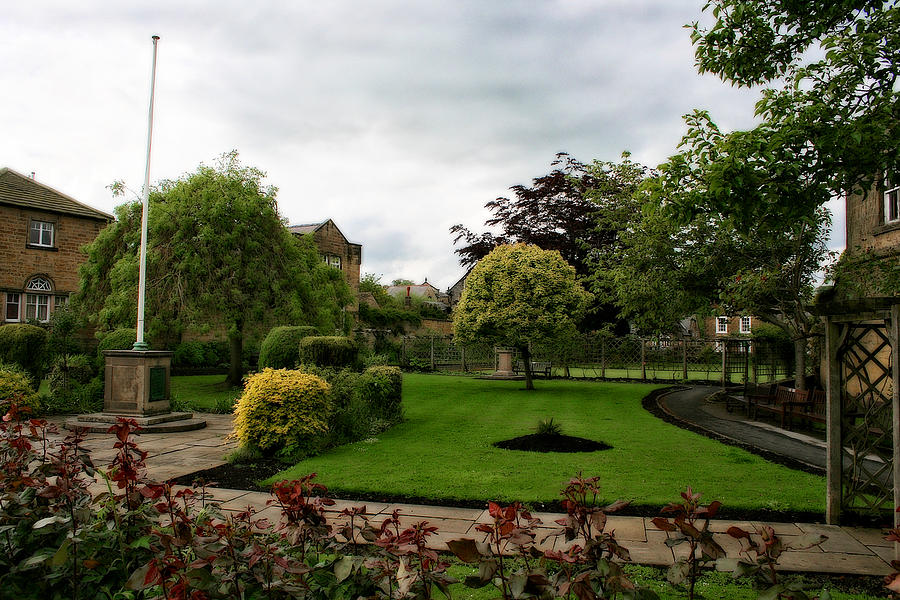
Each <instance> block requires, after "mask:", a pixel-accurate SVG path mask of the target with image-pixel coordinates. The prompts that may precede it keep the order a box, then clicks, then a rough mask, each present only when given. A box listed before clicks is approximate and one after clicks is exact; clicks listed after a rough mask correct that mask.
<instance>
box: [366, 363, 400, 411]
mask: <svg viewBox="0 0 900 600" xmlns="http://www.w3.org/2000/svg"><path fill="white" fill-rule="evenodd" d="M402 386H403V375H402V373H401V371H400V369H399V368H398V367H369V368H368V369H366V370H365V371H364V372H363V373H362V374H361V375H360V376H359V379H358V381H357V382H356V389H357V394H358V395H359V397H360V398H361V399H362V400H363V401H364V402H365V403H366V405H367V406H368V407H369V411H370V412H371V413H372V415H373V416H374V417H376V418H378V419H382V420H385V421H388V422H390V423H397V422H398V421H400V420H401V418H402V411H401V408H400V395H401V392H402Z"/></svg>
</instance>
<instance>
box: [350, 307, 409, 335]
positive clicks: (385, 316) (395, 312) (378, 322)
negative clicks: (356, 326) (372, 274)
mask: <svg viewBox="0 0 900 600" xmlns="http://www.w3.org/2000/svg"><path fill="white" fill-rule="evenodd" d="M359 320H360V321H362V322H363V323H364V324H366V325H368V326H369V327H374V328H378V329H390V330H392V331H395V332H397V333H400V334H402V333H405V331H406V328H407V327H408V326H412V327H418V326H419V325H421V324H422V317H421V316H420V315H419V314H417V313H416V312H413V311H411V310H403V309H401V308H396V307H394V306H386V307H383V308H382V307H380V306H379V307H372V306H369V305H368V304H364V303H360V305H359Z"/></svg>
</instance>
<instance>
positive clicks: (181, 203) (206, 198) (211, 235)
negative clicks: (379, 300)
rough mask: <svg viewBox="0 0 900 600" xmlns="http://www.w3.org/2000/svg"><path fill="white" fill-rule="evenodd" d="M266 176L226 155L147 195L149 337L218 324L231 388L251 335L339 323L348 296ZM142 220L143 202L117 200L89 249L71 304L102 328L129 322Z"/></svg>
mask: <svg viewBox="0 0 900 600" xmlns="http://www.w3.org/2000/svg"><path fill="white" fill-rule="evenodd" d="M264 176H265V174H264V173H263V172H262V171H260V170H258V169H255V168H253V167H245V166H242V165H241V164H240V161H239V160H238V155H237V153H236V152H230V153H226V154H223V155H222V156H221V157H220V158H219V159H218V161H217V162H216V165H215V166H207V165H203V164H201V165H200V167H199V168H198V169H197V170H196V171H195V172H193V173H190V174H187V175H184V176H183V177H181V178H179V179H177V180H166V181H163V182H161V183H160V184H158V185H157V186H156V188H155V189H154V190H153V191H152V192H151V194H150V211H149V219H148V229H149V235H148V248H147V286H146V287H147V296H146V301H147V321H146V322H145V327H146V329H147V333H148V337H149V338H150V339H151V340H154V341H156V342H157V343H160V342H162V343H166V342H174V341H177V340H178V339H179V338H180V336H181V334H182V333H183V332H185V331H188V330H190V331H224V333H225V335H226V336H227V338H228V342H229V346H230V366H229V371H228V378H227V380H226V383H227V384H229V385H237V384H239V383H240V381H241V377H242V375H243V372H242V366H241V364H242V354H243V343H244V339H245V338H246V337H247V336H248V335H250V334H252V333H255V332H259V331H264V330H266V329H268V328H269V327H271V326H272V325H276V324H285V323H290V324H306V325H314V326H316V327H318V328H319V329H320V330H322V331H328V330H335V329H339V328H341V327H342V326H343V325H342V321H343V320H342V310H343V307H344V306H346V305H347V304H349V303H350V301H351V295H350V289H349V286H348V285H347V283H346V282H345V281H344V279H343V276H342V274H341V273H340V271H338V270H337V269H333V268H331V267H328V266H327V265H325V264H324V263H322V261H321V260H320V259H319V256H318V253H317V251H316V249H315V247H314V246H313V244H312V240H311V239H309V238H308V237H307V238H297V237H295V236H294V235H292V234H291V233H290V232H289V231H288V230H287V228H286V227H285V222H284V221H283V220H282V219H281V217H280V216H279V214H278V209H277V204H276V201H275V194H276V189H275V188H274V187H272V186H264V185H263V183H262V180H263V178H264ZM113 188H114V191H121V189H122V187H121V186H120V185H114V186H113ZM140 221H141V206H140V203H138V202H133V203H128V204H123V205H121V206H119V207H117V208H116V222H115V223H113V224H112V225H110V226H109V227H107V228H106V229H104V230H103V231H102V232H101V233H100V235H99V236H98V237H97V238H96V239H95V241H94V242H93V243H91V244H90V245H89V246H87V248H86V251H87V255H88V259H87V261H86V262H85V264H84V265H83V266H82V268H81V284H80V290H79V292H78V294H77V296H76V302H77V303H78V305H79V306H80V307H81V310H82V311H83V312H84V313H85V314H86V315H87V316H88V318H89V319H90V320H91V321H92V322H93V324H94V325H96V326H98V327H100V328H103V329H111V328H116V327H134V326H135V321H136V312H137V285H138V252H139V242H140Z"/></svg>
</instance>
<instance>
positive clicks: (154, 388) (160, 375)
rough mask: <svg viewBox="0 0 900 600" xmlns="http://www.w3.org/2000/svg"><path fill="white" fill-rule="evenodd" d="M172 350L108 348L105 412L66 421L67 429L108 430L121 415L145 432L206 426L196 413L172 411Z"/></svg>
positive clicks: (105, 354) (204, 421)
mask: <svg viewBox="0 0 900 600" xmlns="http://www.w3.org/2000/svg"><path fill="white" fill-rule="evenodd" d="M172 354H173V353H172V352H166V351H162V350H106V351H104V352H103V356H104V357H105V358H106V370H105V372H104V378H105V385H104V391H103V412H102V413H95V414H89V415H79V416H78V417H75V418H72V419H69V420H68V421H66V428H67V429H76V428H81V429H87V430H88V431H93V432H105V431H106V430H108V429H109V426H110V425H111V424H113V423H115V422H116V419H117V418H118V417H128V418H132V419H134V420H135V421H137V423H138V425H140V426H141V430H142V432H143V433H165V432H173V431H188V430H191V429H200V428H202V427H206V420H205V419H199V418H194V415H193V414H192V413H188V412H171V405H170V402H169V401H170V398H171V395H170V385H169V374H170V369H171V364H172Z"/></svg>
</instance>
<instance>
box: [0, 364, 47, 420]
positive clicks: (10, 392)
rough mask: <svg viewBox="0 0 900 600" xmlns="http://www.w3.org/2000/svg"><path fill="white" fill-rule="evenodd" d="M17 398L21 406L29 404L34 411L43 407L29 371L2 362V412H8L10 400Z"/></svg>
mask: <svg viewBox="0 0 900 600" xmlns="http://www.w3.org/2000/svg"><path fill="white" fill-rule="evenodd" d="M12 400H15V401H16V403H17V404H18V405H19V406H27V407H29V408H30V409H31V410H32V411H33V412H37V411H38V410H39V409H40V407H41V402H40V398H39V397H38V394H37V392H36V391H35V389H34V387H33V386H32V385H31V379H30V377H29V375H28V373H27V372H26V371H25V370H24V369H22V368H21V367H19V366H18V365H14V364H12V365H11V364H3V363H0V413H2V414H6V411H7V410H9V406H10V402H11V401H12Z"/></svg>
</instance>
